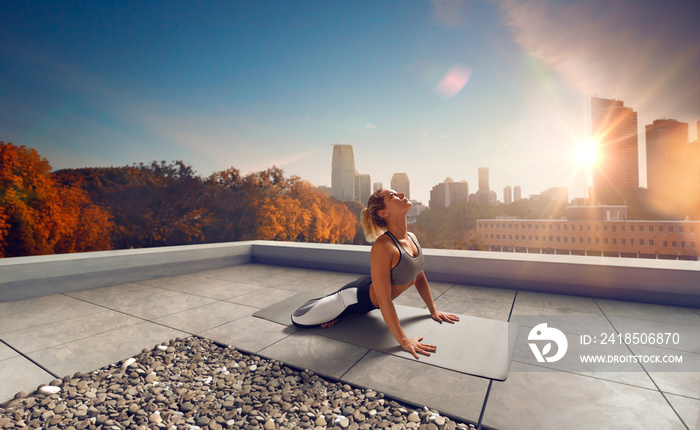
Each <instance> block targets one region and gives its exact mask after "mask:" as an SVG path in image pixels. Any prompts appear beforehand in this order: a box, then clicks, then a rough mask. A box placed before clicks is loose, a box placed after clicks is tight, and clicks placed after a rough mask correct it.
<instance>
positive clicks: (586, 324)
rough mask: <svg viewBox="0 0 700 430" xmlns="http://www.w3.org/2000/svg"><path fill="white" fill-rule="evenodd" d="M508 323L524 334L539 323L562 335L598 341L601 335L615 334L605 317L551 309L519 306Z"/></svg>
mask: <svg viewBox="0 0 700 430" xmlns="http://www.w3.org/2000/svg"><path fill="white" fill-rule="evenodd" d="M510 321H511V322H514V323H518V324H519V325H520V326H521V327H522V328H523V330H524V331H526V332H529V331H530V329H531V328H533V327H535V326H537V325H539V324H541V323H547V326H548V327H554V328H556V329H558V330H561V331H562V332H564V333H569V334H578V335H589V336H591V337H597V338H598V339H600V338H601V336H600V335H601V334H603V333H605V334H606V335H607V334H611V333H615V329H614V327H613V325H612V324H610V321H608V319H607V318H606V317H605V315H602V314H585V313H572V312H562V311H560V310H556V309H551V308H549V309H546V308H535V307H530V306H519V307H518V308H517V309H513V314H512V315H511V316H510Z"/></svg>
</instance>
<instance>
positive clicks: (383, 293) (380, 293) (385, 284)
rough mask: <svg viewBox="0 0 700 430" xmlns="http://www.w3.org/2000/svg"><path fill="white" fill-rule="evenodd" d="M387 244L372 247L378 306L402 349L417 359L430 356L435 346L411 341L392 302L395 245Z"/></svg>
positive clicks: (371, 257) (371, 258)
mask: <svg viewBox="0 0 700 430" xmlns="http://www.w3.org/2000/svg"><path fill="white" fill-rule="evenodd" d="M387 242H389V241H387V240H382V239H379V240H378V241H377V242H375V243H374V245H373V246H372V252H371V254H370V263H371V270H372V286H373V288H374V294H375V297H376V298H377V304H378V305H379V309H380V311H381V312H382V317H383V318H384V322H385V323H386V326H387V327H388V328H389V331H390V332H391V334H392V335H393V336H394V338H395V339H396V341H397V342H398V343H399V345H401V348H403V349H404V350H406V351H408V352H410V353H411V354H413V356H414V357H415V358H418V354H423V355H430V353H431V352H435V349H436V348H435V346H434V345H428V344H425V343H421V340H423V338H422V337H420V338H414V339H409V338H408V337H407V336H406V333H404V331H403V328H401V323H400V322H399V316H398V314H397V313H396V307H394V303H393V302H392V301H391V256H392V252H393V250H394V249H395V247H394V245H393V243H391V242H389V243H387Z"/></svg>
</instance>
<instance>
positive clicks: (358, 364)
mask: <svg viewBox="0 0 700 430" xmlns="http://www.w3.org/2000/svg"><path fill="white" fill-rule="evenodd" d="M368 251H369V250H368V247H363V246H350V245H317V244H290V243H271V242H242V243H237V244H218V245H204V246H191V247H172V248H161V249H152V250H133V251H110V252H100V253H91V254H74V255H57V256H46V257H27V258H15V259H6V260H1V261H0V271H2V272H3V279H2V280H0V341H1V342H0V402H2V401H5V400H9V399H10V398H11V397H12V396H13V395H14V394H15V393H16V392H18V391H20V390H32V389H35V388H36V387H37V386H38V385H39V384H45V383H48V382H50V381H51V380H52V379H53V378H54V377H56V376H58V377H62V376H64V375H69V374H73V373H75V372H76V371H80V372H88V371H91V370H94V369H98V368H101V367H103V366H105V365H108V364H111V363H116V362H119V361H121V360H124V359H125V358H127V357H130V356H132V355H134V354H136V353H138V352H140V351H141V350H142V349H144V348H152V347H153V346H154V345H155V344H158V343H160V342H164V341H167V340H169V339H171V338H175V337H185V336H190V335H197V336H201V337H205V338H208V339H212V340H214V341H217V342H219V343H222V344H226V345H233V346H234V347H236V348H238V349H240V350H242V351H246V352H251V353H255V354H258V355H261V356H264V357H268V358H274V359H277V360H280V361H283V362H285V363H288V364H290V365H292V366H294V367H298V368H308V369H311V370H314V371H315V372H316V373H319V374H322V375H324V376H327V377H330V378H334V379H338V380H341V381H344V382H346V383H348V384H352V385H355V386H359V387H365V388H372V389H374V390H377V391H380V392H383V393H385V394H386V395H388V396H391V397H394V398H397V399H400V400H403V401H406V402H409V403H412V404H415V405H418V406H420V405H427V406H429V407H432V408H435V409H438V410H439V411H441V412H442V413H444V414H446V415H449V416H452V417H454V418H457V419H460V420H463V421H466V422H472V423H477V422H479V420H481V422H482V424H483V425H484V426H485V427H492V428H501V429H510V428H518V429H543V428H570V429H579V428H580V429H584V428H585V429H590V428H645V427H650V428H664V429H684V428H685V429H689V428H700V388H698V387H700V334H699V333H700V331H699V330H698V328H699V327H700V294H699V293H698V292H697V285H700V282H698V280H700V267H698V263H697V262H683V261H652V262H644V264H640V263H639V262H637V261H627V260H626V259H617V258H616V259H607V258H605V257H602V258H601V257H568V256H547V255H537V256H534V255H507V254H494V253H482V252H468V251H447V250H429V249H426V250H425V256H426V274H427V276H428V279H429V280H431V282H430V285H431V289H432V291H433V296H434V300H435V303H436V305H437V306H438V308H440V309H441V310H444V311H448V312H453V313H457V314H462V315H470V316H476V317H481V318H488V319H492V320H500V321H509V320H510V321H516V322H517V321H519V322H518V323H519V324H520V325H521V327H520V331H519V334H518V339H517V342H516V348H515V355H514V358H513V361H512V364H511V367H510V374H509V376H508V378H507V380H506V381H503V382H501V381H491V380H488V379H485V378H481V377H475V376H471V375H468V374H464V373H459V372H454V371H450V370H446V369H443V368H439V367H435V366H432V365H431V364H430V363H429V360H409V359H403V358H399V357H396V356H392V355H387V354H383V353H378V352H376V351H371V350H367V349H364V348H360V347H358V346H356V345H352V344H348V343H345V342H341V341H337V340H334V339H330V338H328V337H324V336H321V335H310V334H308V333H307V332H304V331H300V330H297V329H294V328H290V327H288V326H282V325H279V324H276V323H273V322H270V321H267V320H262V319H259V318H255V317H253V316H252V314H253V313H255V312H256V311H258V310H260V309H262V308H265V307H268V306H270V305H272V304H274V303H276V302H279V301H280V300H283V299H285V298H287V297H290V296H292V295H294V294H296V293H297V292H302V291H312V292H317V293H318V294H319V295H321V294H324V293H327V292H331V291H334V290H336V289H337V288H338V287H339V286H341V285H343V284H344V283H346V282H347V281H350V280H352V279H355V278H356V276H357V274H358V273H364V272H366V270H367V268H368V261H369V260H368V257H369V254H368ZM635 299H638V300H643V301H646V302H649V303H642V302H640V301H634V300H635ZM396 303H397V304H400V305H405V306H414V307H419V308H423V307H424V306H425V305H424V303H423V301H422V300H421V299H420V297H419V296H418V294H417V293H416V292H415V291H414V290H413V289H411V290H409V291H407V292H406V293H405V294H404V295H402V296H400V297H399V298H398V299H397V300H396ZM540 317H541V318H542V319H543V320H545V321H547V322H549V323H550V325H553V326H555V325H556V326H559V327H560V328H561V329H562V330H563V331H564V332H565V333H566V334H567V337H568V338H569V339H570V346H569V348H570V350H571V351H572V353H574V352H575V353H577V354H578V353H579V352H582V347H581V345H579V346H574V345H573V343H574V342H573V340H574V339H578V337H579V336H580V335H583V334H587V333H590V329H591V327H590V321H593V322H594V323H593V324H594V326H595V330H596V331H598V332H601V333H611V334H612V333H620V334H623V333H630V332H641V333H678V334H679V337H680V339H681V340H682V341H681V342H680V343H678V344H675V345H670V346H669V345H664V346H663V347H662V346H659V345H653V346H652V345H632V344H630V345H620V344H617V345H615V346H614V348H613V351H615V353H620V354H624V355H629V356H637V357H640V356H642V355H646V354H653V355H682V356H683V360H684V365H685V366H686V367H684V368H683V369H682V370H683V371H659V368H658V367H655V366H654V365H651V364H648V363H639V364H634V365H633V368H632V369H626V370H625V371H601V370H600V369H598V370H597V371H592V370H591V368H557V366H548V365H546V364H543V365H537V364H532V363H531V362H532V359H531V358H532V357H530V354H531V353H530V350H529V348H528V346H527V342H528V338H527V334H528V332H529V331H530V327H531V325H530V324H528V322H527V320H528V318H535V319H537V318H540ZM577 321H587V322H586V323H585V325H582V324H583V323H582V322H581V323H577ZM464 348H465V354H480V353H481V351H472V350H470V349H469V345H465V346H464ZM592 348H593V351H594V353H607V354H610V351H609V350H607V349H606V348H607V347H606V348H603V346H601V345H598V346H596V347H592ZM606 351H607V352H606Z"/></svg>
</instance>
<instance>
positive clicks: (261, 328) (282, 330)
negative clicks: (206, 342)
mask: <svg viewBox="0 0 700 430" xmlns="http://www.w3.org/2000/svg"><path fill="white" fill-rule="evenodd" d="M297 331H298V330H297V329H295V328H293V327H289V326H283V325H281V324H277V323H274V322H270V321H267V320H264V319H262V318H256V317H254V316H247V317H243V318H240V319H237V320H236V321H233V322H230V323H228V324H224V325H222V326H219V327H216V328H214V329H211V330H207V331H205V332H202V333H201V335H202V336H203V337H206V338H207V339H211V340H214V341H217V342H220V343H223V344H225V345H230V346H233V347H234V348H237V349H240V350H241V351H246V352H252V353H257V352H258V351H260V350H261V349H264V348H267V347H268V346H270V345H272V344H273V343H275V342H278V341H279V340H281V339H284V338H285V337H287V336H289V335H290V334H292V333H295V332H297Z"/></svg>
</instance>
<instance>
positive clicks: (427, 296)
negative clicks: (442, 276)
mask: <svg viewBox="0 0 700 430" xmlns="http://www.w3.org/2000/svg"><path fill="white" fill-rule="evenodd" d="M416 290H418V294H420V297H421V299H423V301H424V302H425V304H426V305H428V311H430V315H431V316H432V317H433V319H434V320H435V321H437V322H439V323H442V322H443V321H447V322H448V323H450V324H454V323H455V322H456V321H459V317H458V316H457V315H453V314H447V313H444V312H440V311H438V310H437V308H435V303H434V302H433V295H432V294H431V293H430V286H429V285H428V279H427V278H426V277H425V273H424V272H420V274H419V275H418V277H417V278H416Z"/></svg>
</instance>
